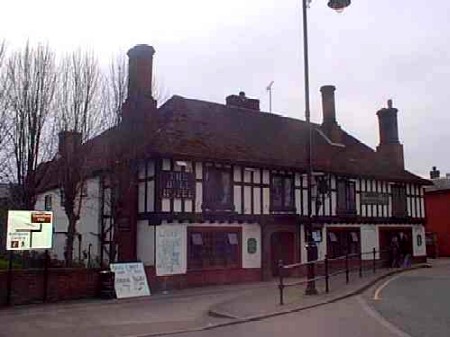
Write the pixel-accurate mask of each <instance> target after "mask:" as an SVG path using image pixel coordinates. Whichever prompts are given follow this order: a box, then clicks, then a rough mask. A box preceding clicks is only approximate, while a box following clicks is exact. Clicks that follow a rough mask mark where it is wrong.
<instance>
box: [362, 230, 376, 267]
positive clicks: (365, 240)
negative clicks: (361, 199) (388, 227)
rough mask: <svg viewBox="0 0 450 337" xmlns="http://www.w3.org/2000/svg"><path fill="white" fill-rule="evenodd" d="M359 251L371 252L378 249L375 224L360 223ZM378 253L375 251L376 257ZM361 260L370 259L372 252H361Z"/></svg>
mask: <svg viewBox="0 0 450 337" xmlns="http://www.w3.org/2000/svg"><path fill="white" fill-rule="evenodd" d="M360 228H361V253H366V252H371V251H372V250H373V249H374V248H375V250H377V251H378V250H379V249H380V242H379V241H380V240H379V238H380V236H379V234H378V226H376V225H361V227H360ZM379 255H380V254H379V253H376V258H377V259H378V258H380V256H379ZM362 259H363V260H372V259H373V254H363V255H362Z"/></svg>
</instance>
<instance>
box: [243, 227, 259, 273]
mask: <svg viewBox="0 0 450 337" xmlns="http://www.w3.org/2000/svg"><path fill="white" fill-rule="evenodd" d="M241 227H242V268H246V269H248V268H261V256H262V254H261V227H260V226H259V225H258V224H244V225H242V226H241ZM251 238H254V239H256V253H254V254H249V253H248V251H247V241H248V240H249V239H251Z"/></svg>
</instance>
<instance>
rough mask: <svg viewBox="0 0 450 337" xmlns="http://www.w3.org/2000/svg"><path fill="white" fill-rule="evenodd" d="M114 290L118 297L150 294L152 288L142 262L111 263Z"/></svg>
mask: <svg viewBox="0 0 450 337" xmlns="http://www.w3.org/2000/svg"><path fill="white" fill-rule="evenodd" d="M110 268H111V271H112V272H113V273H114V290H115V291H116V295H117V298H128V297H138V296H150V289H149V287H148V283H147V276H146V275H145V270H144V265H143V263H142V262H133V263H111V265H110Z"/></svg>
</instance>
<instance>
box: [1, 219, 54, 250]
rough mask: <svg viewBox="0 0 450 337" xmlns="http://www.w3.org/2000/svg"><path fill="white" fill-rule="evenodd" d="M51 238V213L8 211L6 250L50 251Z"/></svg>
mask: <svg viewBox="0 0 450 337" xmlns="http://www.w3.org/2000/svg"><path fill="white" fill-rule="evenodd" d="M52 238H53V213H52V212H47V211H8V224H7V235H6V249H7V250H32V249H50V248H52Z"/></svg>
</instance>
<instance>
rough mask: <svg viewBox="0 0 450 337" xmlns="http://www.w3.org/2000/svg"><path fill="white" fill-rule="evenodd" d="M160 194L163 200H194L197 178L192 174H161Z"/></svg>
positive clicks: (169, 172) (167, 172)
mask: <svg viewBox="0 0 450 337" xmlns="http://www.w3.org/2000/svg"><path fill="white" fill-rule="evenodd" d="M160 193H161V197H162V198H184V199H193V198H194V196H195V177H194V174H193V173H192V172H174V171H162V172H161V186H160Z"/></svg>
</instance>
